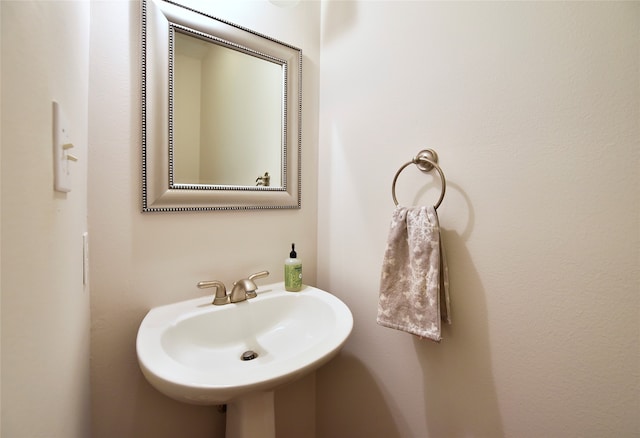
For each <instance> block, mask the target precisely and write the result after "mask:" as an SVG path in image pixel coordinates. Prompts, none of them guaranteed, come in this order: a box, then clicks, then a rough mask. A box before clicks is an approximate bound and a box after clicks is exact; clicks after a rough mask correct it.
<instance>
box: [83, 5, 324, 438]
mask: <svg viewBox="0 0 640 438" xmlns="http://www.w3.org/2000/svg"><path fill="white" fill-rule="evenodd" d="M189 4H190V5H192V6H195V7H196V8H197V9H199V10H202V11H205V12H209V13H211V14H212V15H216V16H220V17H223V18H224V19H226V20H229V21H232V22H234V23H237V24H240V25H243V26H246V27H248V28H251V29H254V30H256V31H258V32H262V33H265V34H267V35H270V36H272V37H274V38H277V39H280V40H283V41H286V42H288V43H290V44H293V45H295V46H297V47H301V48H302V49H303V55H304V61H303V62H304V65H303V77H304V85H303V86H304V89H303V94H304V116H303V145H302V147H303V154H302V168H303V178H302V209H301V210H293V211H292V210H279V211H251V212H208V213H175V214H171V213H165V214H162V213H160V214H150V213H145V214H142V213H140V206H141V201H140V198H141V194H140V185H141V178H140V161H141V159H140V155H141V146H140V138H141V134H140V126H141V119H140V115H141V106H140V47H139V42H140V3H139V2H137V1H136V2H118V1H108V2H93V3H92V4H91V20H92V21H91V30H92V32H91V34H92V38H91V75H90V78H91V94H90V102H91V108H90V140H91V149H90V168H89V225H90V227H89V228H90V233H91V236H92V238H91V239H92V240H91V250H92V252H91V285H92V286H91V293H92V296H91V312H92V330H91V348H92V353H91V354H92V357H91V364H92V365H91V372H92V377H91V379H92V380H91V381H92V383H91V391H92V437H93V438H101V437H104V438H113V437H118V438H126V437H134V438H140V437H154V438H161V437H176V436H189V437H190V438H197V437H207V438H211V437H222V436H223V429H224V424H223V417H222V415H220V414H218V413H217V412H216V410H215V408H212V407H199V406H190V405H186V404H181V403H178V402H174V401H172V400H171V399H169V398H167V397H165V396H163V395H161V394H160V393H159V392H157V391H156V390H155V389H153V388H152V387H151V386H150V385H149V384H148V383H147V382H146V380H145V379H144V377H143V376H142V374H141V373H140V371H139V368H138V364H137V360H136V353H135V338H136V333H137V328H138V326H139V324H140V321H141V320H142V318H143V317H144V315H145V314H146V312H147V311H148V310H149V309H150V308H152V307H154V306H158V305H162V304H167V303H171V302H175V301H179V300H184V299H188V298H192V297H196V296H202V295H205V294H208V293H209V292H207V291H201V290H199V289H197V288H196V287H195V285H196V283H197V282H198V281H201V280H212V279H218V280H221V281H223V282H225V284H227V285H228V286H229V285H230V284H232V282H233V281H235V280H238V279H240V278H242V277H243V276H246V275H248V274H250V273H252V272H258V271H260V270H263V269H267V270H269V271H270V272H271V276H270V277H269V278H268V279H265V280H262V281H269V282H271V281H274V282H275V281H282V278H283V264H284V259H285V258H286V257H287V256H288V252H289V248H290V244H291V242H296V248H299V251H300V252H299V254H300V256H301V257H302V258H303V260H304V264H305V265H304V266H305V268H304V269H305V271H304V272H305V281H306V282H308V283H309V284H312V285H313V284H315V282H316V275H315V273H316V251H315V248H316V220H317V210H316V184H317V177H316V165H315V162H316V157H317V138H318V130H317V119H318V111H317V106H318V89H319V84H318V68H319V67H318V64H319V44H320V41H319V35H320V30H319V27H318V24H319V21H320V19H319V14H320V8H319V4H317V3H301V4H300V5H299V6H298V7H296V8H278V7H276V6H274V5H272V4H271V3H269V2H266V1H258V2H247V1H240V2H238V1H219V2H210V1H200V2H197V1H194V2H190V3H189ZM224 335H225V334H224V333H220V336H224ZM314 384H315V380H314V378H313V376H312V377H310V378H308V379H305V380H303V381H300V382H297V383H296V384H293V385H291V386H289V387H287V388H285V389H284V390H282V391H280V392H278V393H277V394H276V409H277V411H278V412H277V413H276V415H277V416H278V418H277V427H278V428H279V430H280V431H281V432H282V436H284V437H286V436H291V437H300V436H310V434H311V435H312V434H313V430H314V428H315V424H314V422H313V412H314V408H315V397H314V394H315V393H314Z"/></svg>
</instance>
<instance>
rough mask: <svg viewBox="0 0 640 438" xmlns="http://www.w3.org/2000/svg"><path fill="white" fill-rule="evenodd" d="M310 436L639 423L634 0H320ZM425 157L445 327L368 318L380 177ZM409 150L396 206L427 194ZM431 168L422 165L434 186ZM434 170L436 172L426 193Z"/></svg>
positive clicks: (381, 198) (529, 433)
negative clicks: (321, 352) (338, 312)
mask: <svg viewBox="0 0 640 438" xmlns="http://www.w3.org/2000/svg"><path fill="white" fill-rule="evenodd" d="M322 23H323V28H322V50H321V53H322V65H321V83H320V86H321V105H320V144H319V151H320V157H319V175H320V179H319V181H320V187H319V206H318V223H319V228H318V261H319V264H318V286H320V287H323V288H326V289H328V290H330V291H333V292H334V293H336V294H337V295H339V296H340V297H341V298H343V299H344V300H345V301H346V302H347V303H348V305H349V306H350V307H351V309H352V310H353V312H354V317H355V330H354V333H353V336H352V337H351V339H350V340H349V342H348V343H347V345H346V348H345V350H344V352H343V354H342V355H341V356H340V357H339V358H337V359H336V360H335V361H333V362H332V363H330V364H329V365H327V366H326V367H325V368H323V369H322V370H321V371H320V372H319V373H318V374H317V385H318V386H317V388H318V389H317V391H318V402H317V403H318V410H319V413H318V418H317V424H318V437H364V436H366V437H369V438H373V437H385V438H388V437H400V436H402V437H421V438H423V437H427V436H428V437H443V436H447V437H454V436H482V437H497V436H511V437H520V438H523V437H541V436H546V437H570V436H573V437H576V436H581V437H589V436H592V437H598V436H599V437H602V436H618V437H631V436H638V434H640V423H639V422H640V415H638V414H639V405H640V400H639V397H640V383H639V376H638V370H639V369H640V360H639V354H640V345H639V340H638V338H639V334H640V328H639V318H638V316H639V309H640V307H639V301H638V300H639V298H638V297H639V293H638V292H639V285H640V272H639V269H640V260H639V255H638V250H639V247H640V241H639V230H640V223H639V211H640V206H639V187H640V181H639V176H638V175H639V172H638V170H639V164H640V162H639V151H640V148H639V146H640V145H639V138H640V127H639V123H640V122H639V121H640V110H639V106H640V82H639V79H638V78H639V77H640V3H638V2H629V3H610V2H605V3H574V2H552V3H549V2H543V3H528V2H511V3H509V2H503V3H488V2H472V3H458V2H443V3H439V2H327V3H325V4H324V5H323V14H322ZM426 147H431V148H434V149H436V151H437V152H438V154H439V155H440V163H441V165H442V168H443V170H444V172H445V174H446V176H447V181H448V186H447V187H448V190H447V194H446V197H445V199H444V202H443V204H442V206H441V207H440V209H439V216H440V220H441V224H442V226H443V228H444V241H445V246H446V249H447V251H448V255H449V266H450V276H451V285H452V286H451V295H452V306H453V325H452V326H451V327H450V328H448V329H447V330H445V332H444V340H443V341H442V343H441V344H439V345H437V344H433V343H429V342H428V341H420V340H417V339H415V338H414V337H412V336H411V335H409V334H406V333H403V332H399V331H395V330H391V329H387V328H382V327H379V326H377V325H376V323H375V318H376V307H377V296H378V281H379V272H380V265H381V262H382V254H383V251H384V247H385V241H386V234H387V231H388V225H389V220H390V216H391V212H392V210H393V203H392V199H391V193H390V189H391V181H392V178H393V176H394V174H395V172H396V171H397V169H398V168H399V167H400V165H402V164H403V163H405V162H407V161H409V160H410V159H411V158H412V157H413V156H414V155H415V154H416V153H417V152H418V151H419V150H421V149H423V148H426ZM431 178H432V177H430V176H427V175H423V174H421V173H420V172H419V171H418V170H416V169H415V167H413V166H411V168H408V169H407V170H405V171H404V172H403V174H402V175H401V176H400V179H399V182H398V187H397V194H398V198H399V200H400V202H401V203H403V204H414V203H415V204H418V203H429V202H433V200H435V199H436V197H437V194H438V190H439V183H438V182H437V180H435V181H434V180H432V179H431ZM432 181H433V183H432ZM429 188H431V189H429Z"/></svg>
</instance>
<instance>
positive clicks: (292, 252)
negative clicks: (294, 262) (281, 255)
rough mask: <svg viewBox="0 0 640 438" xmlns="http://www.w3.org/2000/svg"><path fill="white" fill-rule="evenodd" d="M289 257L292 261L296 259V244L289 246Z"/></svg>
mask: <svg viewBox="0 0 640 438" xmlns="http://www.w3.org/2000/svg"><path fill="white" fill-rule="evenodd" d="M289 257H290V258H292V259H295V258H298V254H297V253H296V244H295V243H292V244H291V252H290V253H289Z"/></svg>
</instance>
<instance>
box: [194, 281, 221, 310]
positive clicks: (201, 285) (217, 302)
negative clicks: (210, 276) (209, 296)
mask: <svg viewBox="0 0 640 438" xmlns="http://www.w3.org/2000/svg"><path fill="white" fill-rule="evenodd" d="M197 286H198V289H206V288H209V287H215V288H216V296H215V298H214V299H213V302H212V303H211V304H215V305H216V306H221V305H223V304H227V303H228V302H229V296H228V295H227V288H226V287H225V285H224V283H223V282H221V281H218V280H213V281H201V282H199V283H198V284H197Z"/></svg>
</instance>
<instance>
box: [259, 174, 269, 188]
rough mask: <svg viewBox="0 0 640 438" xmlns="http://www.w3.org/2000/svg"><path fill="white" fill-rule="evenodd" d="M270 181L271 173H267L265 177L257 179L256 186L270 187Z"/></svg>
mask: <svg viewBox="0 0 640 438" xmlns="http://www.w3.org/2000/svg"><path fill="white" fill-rule="evenodd" d="M270 181H271V176H270V175H269V172H265V173H264V175H262V176H259V177H257V178H256V185H257V186H268V185H271V182H270Z"/></svg>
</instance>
